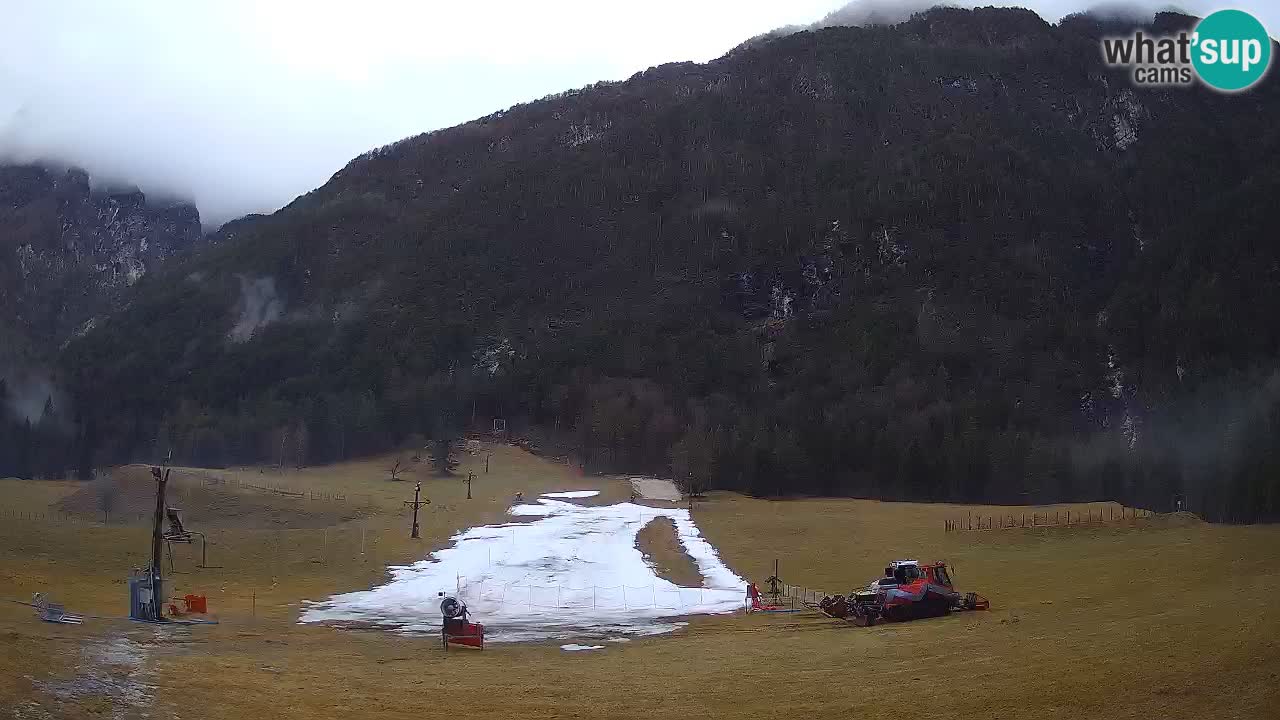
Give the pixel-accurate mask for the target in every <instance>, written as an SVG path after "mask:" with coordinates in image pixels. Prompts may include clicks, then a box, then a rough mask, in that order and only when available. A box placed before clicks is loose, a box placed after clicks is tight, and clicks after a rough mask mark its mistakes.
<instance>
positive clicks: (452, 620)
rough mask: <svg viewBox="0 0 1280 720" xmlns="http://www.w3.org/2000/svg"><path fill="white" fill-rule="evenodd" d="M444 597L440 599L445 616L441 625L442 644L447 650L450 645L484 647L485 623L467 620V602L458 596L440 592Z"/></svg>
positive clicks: (441, 611)
mask: <svg viewBox="0 0 1280 720" xmlns="http://www.w3.org/2000/svg"><path fill="white" fill-rule="evenodd" d="M440 597H442V598H444V599H443V600H441V601H440V614H441V615H442V616H443V617H444V620H443V622H442V623H441V625H440V645H441V646H442V647H443V648H444V650H445V652H448V651H449V646H450V645H460V646H463V647H473V648H476V649H478V650H483V649H484V625H481V624H480V623H473V622H470V621H469V620H467V615H468V611H467V604H466V603H464V602H462V601H461V600H459V599H458V598H456V597H453V596H449V595H445V594H444V593H440Z"/></svg>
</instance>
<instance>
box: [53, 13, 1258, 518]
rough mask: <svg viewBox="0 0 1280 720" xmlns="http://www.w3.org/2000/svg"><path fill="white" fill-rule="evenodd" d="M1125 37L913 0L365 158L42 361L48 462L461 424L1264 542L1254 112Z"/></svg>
mask: <svg viewBox="0 0 1280 720" xmlns="http://www.w3.org/2000/svg"><path fill="white" fill-rule="evenodd" d="M1193 23H1194V20H1193V19H1192V18H1187V17H1184V16H1178V15H1171V14H1162V15H1160V16H1157V18H1156V19H1155V21H1154V25H1153V27H1152V28H1149V29H1150V30H1154V31H1157V32H1168V31H1170V30H1172V29H1176V28H1184V27H1189V26H1190V25H1192V24H1193ZM1129 29H1131V28H1129V27H1124V28H1120V27H1118V26H1116V25H1113V24H1108V23H1106V22H1103V21H1099V20H1097V19H1094V18H1091V17H1088V16H1073V17H1070V18H1067V19H1065V20H1064V21H1063V22H1061V23H1060V24H1058V25H1056V26H1053V25H1049V24H1047V23H1045V22H1044V21H1043V20H1042V19H1041V18H1039V17H1038V16H1037V15H1035V14H1034V13H1031V12H1029V11H1025V10H1016V9H993V8H987V9H979V10H973V11H969V10H959V9H935V10H932V11H929V12H927V13H923V14H920V15H916V16H913V17H912V19H911V20H909V21H907V22H905V23H902V24H899V25H895V26H891V27H868V28H847V27H832V28H825V29H821V30H815V31H807V32H799V33H795V34H792V35H788V36H784V37H777V38H762V39H758V40H756V41H753V42H750V43H746V44H744V45H743V46H741V47H739V48H738V49H736V50H734V51H733V52H731V53H729V54H728V55H726V56H725V57H722V58H720V59H717V60H715V61H712V62H710V63H707V64H704V65H697V64H692V63H678V64H672V65H664V66H661V67H656V68H653V69H651V70H648V71H646V72H643V73H640V74H638V75H636V76H634V77H632V78H631V79H629V80H627V81H625V82H619V83H601V84H598V85H594V86H591V87H588V88H583V89H581V90H577V91H572V92H568V93H563V94H561V95H557V96H553V97H548V98H544V99H543V100H540V101H538V102H534V103H530V104H527V105H521V106H517V107H513V108H511V109H509V110H508V111H505V112H499V113H495V114H493V115H491V116H488V117H485V118H481V119H478V120H476V121H474V122H470V123H467V124H464V125H461V126H458V127H454V128H450V129H446V130H441V131H438V132H433V133H429V134H426V135H420V136H417V137H413V138H409V139H406V140H403V141H401V142H398V143H395V144H393V145H390V146H388V147H384V148H381V149H378V150H376V151H373V152H370V153H367V154H366V155H363V156H361V157H359V158H356V159H355V160H353V161H351V162H350V163H349V164H348V165H347V166H346V167H345V168H343V169H342V170H340V171H339V172H337V173H336V174H335V175H334V176H333V177H332V178H331V179H330V181H329V182H328V183H326V184H325V185H324V186H323V187H321V188H319V189H317V190H315V191H313V192H311V193H308V194H307V195H305V196H303V197H300V198H298V199H297V200H296V201H295V202H293V203H292V204H290V205H289V206H288V207H286V208H284V209H282V210H280V211H279V212H277V213H275V214H273V215H270V216H266V217H255V218H248V219H245V220H243V221H238V222H237V223H234V224H233V225H229V226H228V227H226V228H224V229H223V230H222V231H221V232H220V233H219V235H218V238H219V241H218V242H217V243H215V244H214V245H213V246H212V247H210V248H208V249H207V250H204V251H203V252H201V253H199V254H197V255H195V256H193V257H192V258H190V259H188V260H184V261H182V262H180V263H179V264H177V265H175V266H173V267H172V268H170V269H167V270H165V271H164V272H162V273H159V274H148V275H147V276H146V277H144V278H143V279H142V280H141V281H140V282H138V283H137V286H136V288H135V289H134V290H135V291H134V292H132V293H131V300H130V302H129V305H128V307H127V308H126V309H124V310H123V311H121V312H119V313H116V314H114V315H112V316H110V317H109V318H106V319H104V320H103V321H101V322H99V323H97V325H96V326H95V327H94V328H92V329H91V330H90V331H89V332H87V333H85V334H84V335H83V337H80V338H77V339H76V340H74V341H73V342H72V343H70V345H69V346H68V348H67V350H66V351H65V352H64V353H63V354H62V356H61V359H60V364H61V368H62V370H61V372H62V377H63V379H64V381H65V382H66V383H67V384H68V386H69V387H70V388H72V394H73V396H74V397H75V403H76V407H77V410H78V414H79V416H80V418H81V421H80V423H79V425H78V427H79V428H80V432H79V436H80V441H79V452H78V453H76V456H77V457H80V458H81V465H82V470H83V469H87V464H88V462H89V460H90V459H93V460H95V461H97V462H116V461H120V460H124V459H128V458H132V457H135V456H137V455H139V454H144V453H155V452H157V451H160V450H163V449H165V448H172V449H173V450H174V452H175V456H177V457H180V458H182V459H183V461H185V462H196V463H211V464H217V463H228V462H245V461H251V460H269V461H274V462H286V461H287V462H298V463H311V462H326V461H330V460H333V459H336V458H341V457H346V456H349V455H352V454H357V453H365V452H373V451H377V450H383V449H387V448H389V447H393V446H396V445H400V444H404V443H413V444H417V445H419V446H420V444H421V443H422V442H423V439H424V438H426V437H435V438H447V437H450V436H453V435H455V434H456V433H458V432H460V431H462V430H464V429H478V428H483V427H488V426H489V420H490V418H498V417H500V418H504V419H506V420H508V422H509V423H510V427H512V428H514V429H516V430H517V431H518V432H520V433H521V434H523V435H525V436H526V437H528V438H531V439H532V440H533V441H534V442H536V443H539V444H542V445H545V446H547V447H548V448H552V447H563V448H569V449H572V451H573V452H575V453H577V454H578V455H579V456H580V457H581V458H582V459H583V460H584V462H585V463H586V464H587V465H588V467H590V468H593V469H616V470H633V471H646V470H647V471H652V472H663V473H665V472H671V473H674V475H675V476H676V478H677V479H678V480H680V481H681V482H682V483H686V484H688V485H689V486H691V487H695V488H697V487H722V488H736V489H742V490H745V491H748V492H753V493H757V494H803V493H828V494H855V495H867V496H874V497H881V498H888V499H895V498H912V499H932V500H970V501H971V500H987V501H997V502H1026V501H1050V500H1066V499H1078V498H1097V497H1107V498H1112V499H1118V500H1123V501H1127V502H1131V503H1138V504H1143V505H1145V506H1148V507H1156V508H1159V509H1164V508H1168V507H1170V506H1171V504H1172V503H1173V502H1174V498H1175V497H1182V496H1185V500H1186V504H1187V506H1188V507H1191V508H1192V509H1195V510H1197V511H1200V512H1203V513H1205V514H1206V515H1208V516H1210V517H1212V518H1215V519H1228V520H1255V519H1263V518H1275V517H1277V516H1280V480H1278V478H1280V472H1276V470H1277V469H1278V468H1280V375H1277V367H1276V360H1277V351H1278V350H1280V329H1278V328H1277V325H1276V323H1274V322H1273V320H1272V319H1271V318H1272V315H1273V313H1274V312H1275V310H1276V309H1277V307H1280V297H1277V292H1278V291H1277V288H1280V282H1278V281H1280V249H1278V248H1277V246H1276V244H1275V243H1274V241H1273V238H1274V231H1273V230H1272V228H1274V227H1275V225H1274V222H1273V221H1274V220H1275V219H1276V218H1275V213H1276V211H1275V209H1274V201H1273V198H1274V197H1276V195H1277V191H1280V168H1277V167H1276V165H1275V163H1274V162H1273V161H1272V160H1273V159H1274V158H1275V157H1277V156H1280V155H1278V153H1277V151H1278V150H1280V129H1277V126H1276V124H1275V123H1274V122H1273V121H1272V118H1274V117H1275V116H1276V113H1277V111H1280V93H1278V91H1277V89H1276V83H1275V81H1274V75H1273V76H1272V78H1271V79H1268V80H1266V81H1264V82H1263V83H1262V84H1261V85H1260V86H1258V87H1255V88H1254V89H1252V90H1251V91H1249V92H1247V93H1241V94H1237V95H1223V94H1217V93H1214V92H1211V91H1208V90H1206V89H1204V88H1199V87H1197V88H1160V89H1143V88H1137V87H1133V86H1132V85H1131V83H1130V82H1129V79H1128V77H1127V76H1126V74H1125V73H1124V72H1122V71H1119V70H1111V69H1108V68H1106V67H1105V66H1104V65H1103V64H1102V61H1101V52H1100V49H1099V38H1101V37H1102V36H1104V35H1108V34H1113V33H1116V32H1120V31H1127V30H1129Z"/></svg>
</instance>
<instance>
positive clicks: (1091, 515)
mask: <svg viewBox="0 0 1280 720" xmlns="http://www.w3.org/2000/svg"><path fill="white" fill-rule="evenodd" d="M1154 515H1155V513H1153V512H1152V511H1150V510H1143V509H1142V508H1128V507H1124V506H1120V507H1119V508H1117V507H1115V506H1112V507H1101V508H1085V509H1084V510H1076V511H1075V512H1074V513H1073V512H1072V511H1071V510H1070V509H1068V510H1055V511H1053V512H1052V513H1050V512H1049V511H1047V510H1046V511H1044V512H1038V511H1033V512H1030V513H1027V512H1021V513H1000V514H998V515H997V514H991V515H982V514H977V515H975V514H973V513H970V514H969V515H968V516H967V517H965V518H964V519H956V520H943V521H942V522H943V529H944V530H946V531H947V532H969V531H977V530H984V531H985V530H1013V529H1021V528H1037V527H1076V526H1083V525H1107V524H1121V523H1130V522H1133V521H1134V520H1139V519H1146V518H1150V517H1152V516H1154Z"/></svg>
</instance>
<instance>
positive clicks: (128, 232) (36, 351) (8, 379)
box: [0, 165, 202, 476]
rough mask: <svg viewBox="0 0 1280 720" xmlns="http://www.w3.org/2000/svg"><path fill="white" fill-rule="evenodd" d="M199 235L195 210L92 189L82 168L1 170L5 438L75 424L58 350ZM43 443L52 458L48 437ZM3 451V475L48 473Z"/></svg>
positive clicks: (1, 425)
mask: <svg viewBox="0 0 1280 720" xmlns="http://www.w3.org/2000/svg"><path fill="white" fill-rule="evenodd" d="M201 238H202V232H201V229H200V215H199V213H198V212H197V211H196V209H195V208H194V207H193V206H191V205H187V204H182V203H149V202H147V199H146V197H145V196H144V195H143V194H142V193H141V192H138V191H137V190H136V189H117V190H109V189H97V190H95V189H91V187H90V182H89V176H88V175H87V174H86V173H85V172H84V171H82V170H78V169H70V170H55V169H51V168H48V167H44V166H40V165H4V166H0V307H3V308H4V312H3V313H0V432H4V433H6V434H7V435H9V436H10V437H14V436H17V435H24V434H25V435H30V434H31V433H32V432H34V431H33V430H32V429H31V428H27V427H25V424H26V423H28V422H29V423H31V424H32V425H34V426H35V427H36V428H37V429H38V428H39V427H41V423H42V421H43V423H44V427H45V428H46V429H47V430H48V432H47V433H45V434H47V435H51V436H52V435H58V434H60V433H59V432H57V430H58V428H59V427H61V426H63V425H64V424H65V423H66V422H67V421H69V420H70V418H69V417H68V416H66V414H65V413H63V412H62V411H63V410H64V409H68V408H64V407H62V405H64V402H65V400H66V399H65V398H64V397H63V396H62V394H61V392H60V390H59V387H58V384H57V382H55V381H54V378H53V377H52V375H53V374H54V373H53V372H52V371H51V369H50V368H51V366H52V365H53V363H54V360H55V358H56V355H57V353H58V352H59V349H60V348H61V346H62V345H63V344H64V343H66V342H67V341H68V340H70V339H71V338H72V337H75V336H77V335H79V334H82V333H84V332H86V331H87V330H89V329H91V328H92V326H93V324H94V323H95V322H96V319H97V318H98V317H101V316H103V315H106V314H107V313H108V312H110V311H111V310H112V309H113V308H117V307H118V306H119V305H120V303H121V302H122V301H123V299H124V296H125V292H126V291H127V290H128V288H130V287H131V286H133V285H134V284H136V283H137V282H138V280H139V279H141V278H142V277H143V276H144V275H146V274H147V273H148V272H151V271H154V270H155V269H156V268H157V267H159V266H160V265H161V264H162V263H164V262H165V261H166V260H168V259H170V258H172V257H174V256H175V255H177V254H180V253H182V252H185V251H187V250H189V249H192V248H194V247H196V246H197V245H198V244H199V242H200V240H201ZM46 415H48V416H49V417H44V416H46ZM15 424H16V425H15ZM64 429H65V428H64ZM43 444H44V445H45V446H46V447H47V448H49V452H50V454H56V452H55V451H54V450H53V445H54V444H56V443H55V440H54V439H53V438H52V437H50V438H47V439H46V440H45V441H44V443H43ZM5 450H6V448H4V447H0V476H4V475H5V474H6V471H12V472H14V473H15V474H29V473H31V472H35V471H37V470H39V469H41V467H42V463H41V462H34V463H33V461H32V460H31V458H29V457H24V458H23V459H22V461H21V462H19V459H18V457H17V455H16V454H15V453H12V452H5ZM46 460H47V461H48V462H53V463H56V462H58V461H57V460H56V459H53V458H46ZM6 466H8V467H6ZM45 469H46V471H48V472H56V468H52V467H46V468H45Z"/></svg>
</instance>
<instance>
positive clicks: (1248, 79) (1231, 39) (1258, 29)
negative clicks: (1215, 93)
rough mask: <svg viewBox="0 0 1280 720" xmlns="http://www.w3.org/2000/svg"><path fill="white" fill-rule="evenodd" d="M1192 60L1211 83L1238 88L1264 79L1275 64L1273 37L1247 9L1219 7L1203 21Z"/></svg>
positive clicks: (1195, 40)
mask: <svg viewBox="0 0 1280 720" xmlns="http://www.w3.org/2000/svg"><path fill="white" fill-rule="evenodd" d="M1191 44H1192V50H1191V64H1192V65H1194V66H1195V68H1196V73H1198V74H1199V75H1200V79H1201V80H1203V81H1204V82H1205V83H1206V84H1207V85H1209V87H1212V88H1215V89H1218V90H1222V91H1224V92H1236V91H1237V90H1244V89H1246V88H1248V87H1251V86H1253V84H1254V83H1256V82H1258V81H1259V80H1261V79H1262V76H1263V75H1264V74H1266V72H1267V66H1268V65H1270V64H1271V37H1270V36H1269V35H1267V29H1266V28H1264V27H1263V26H1262V23H1260V22H1258V19H1257V18H1255V17H1254V16H1252V15H1250V14H1249V13H1247V12H1244V11H1243V10H1219V11H1218V12H1216V13H1213V14H1211V15H1210V16H1209V17H1207V18H1205V19H1203V20H1201V21H1200V24H1199V25H1197V26H1196V30H1195V35H1194V36H1193V38H1192V40H1191Z"/></svg>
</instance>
